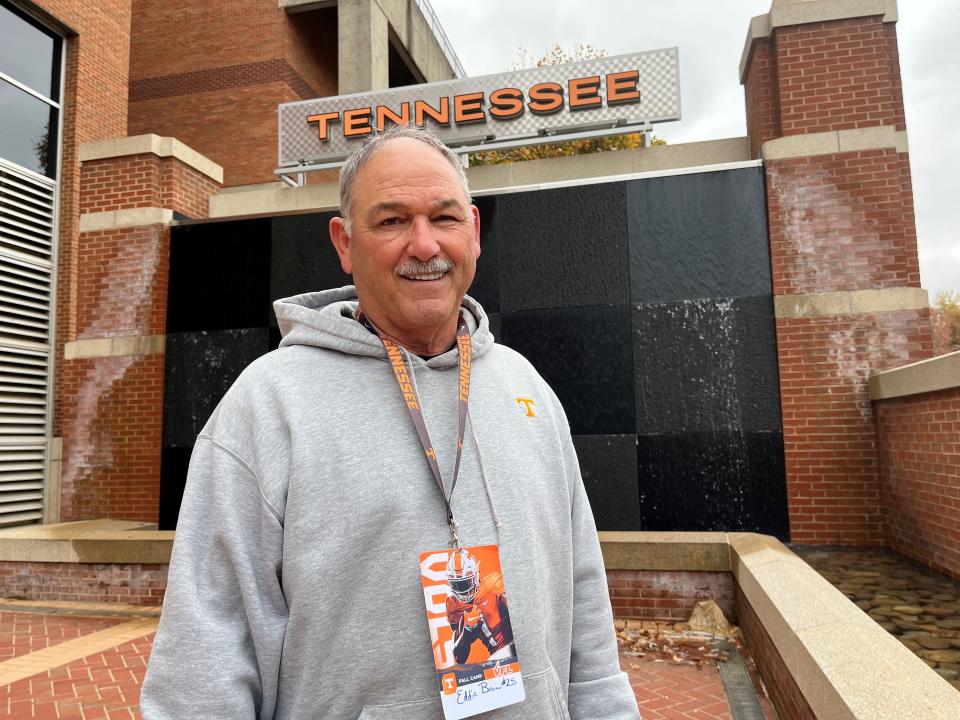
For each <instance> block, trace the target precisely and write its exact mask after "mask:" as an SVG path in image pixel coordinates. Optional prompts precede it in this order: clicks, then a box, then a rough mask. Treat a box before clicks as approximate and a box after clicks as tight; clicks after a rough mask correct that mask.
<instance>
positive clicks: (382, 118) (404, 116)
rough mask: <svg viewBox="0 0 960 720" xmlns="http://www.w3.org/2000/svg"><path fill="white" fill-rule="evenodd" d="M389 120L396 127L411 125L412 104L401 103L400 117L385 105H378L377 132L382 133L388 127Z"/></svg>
mask: <svg viewBox="0 0 960 720" xmlns="http://www.w3.org/2000/svg"><path fill="white" fill-rule="evenodd" d="M387 120H389V121H390V122H392V123H393V124H394V125H409V124H410V103H408V102H405V103H400V114H399V115H397V114H396V113H395V112H394V111H393V110H391V109H390V108H388V107H386V106H385V105H377V130H381V131H382V130H383V129H384V128H385V127H386V125H387Z"/></svg>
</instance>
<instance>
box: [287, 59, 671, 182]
mask: <svg viewBox="0 0 960 720" xmlns="http://www.w3.org/2000/svg"><path fill="white" fill-rule="evenodd" d="M633 69H636V70H639V72H640V81H639V84H638V87H639V89H640V102H639V103H635V104H629V105H617V106H614V107H607V105H606V76H607V74H609V73H615V72H623V71H627V70H633ZM592 75H599V76H600V95H601V97H602V98H604V105H603V106H602V107H600V108H598V109H595V110H577V111H574V112H571V111H570V110H569V108H567V107H566V106H564V108H563V110H561V111H560V112H557V113H555V114H553V115H547V116H543V115H534V114H533V113H531V112H529V111H526V110H525V111H524V113H523V114H522V115H521V116H520V117H518V118H516V119H515V120H507V121H503V120H492V119H489V116H488V120H487V121H486V122H474V123H470V124H468V125H464V126H462V127H459V128H458V127H456V126H455V125H452V124H451V126H450V127H447V128H444V127H440V126H438V125H436V124H435V123H433V122H432V121H430V120H429V119H428V121H427V127H428V128H429V129H430V130H431V131H432V132H434V133H435V134H436V135H437V137H439V138H440V139H442V140H445V141H448V142H453V141H456V140H460V139H463V138H476V137H479V136H489V135H495V136H496V138H497V139H498V140H504V139H508V138H509V139H513V138H522V137H530V136H534V135H537V134H538V133H539V132H540V131H541V130H543V129H551V128H555V129H562V128H570V127H575V126H584V125H586V126H590V125H595V124H601V123H610V122H614V121H620V122H621V123H626V124H630V125H636V124H640V123H645V122H663V121H666V120H679V119H680V73H679V54H678V51H677V48H667V49H664V50H650V51H648V52H643V53H635V54H631V55H619V56H617V57H604V58H594V59H591V60H582V61H580V62H577V63H570V64H567V65H548V66H546V67H542V68H532V69H530V70H519V71H516V72H509V73H500V74H498V75H485V76H483V77H477V78H466V79H463V80H449V81H444V82H438V83H430V84H428V85H415V86H411V87H404V88H397V89H396V90H386V91H383V92H377V93H358V94H355V95H340V96H337V97H329V98H319V99H317V100H304V101H300V102H294V103H285V104H282V105H280V106H278V108H277V112H278V114H279V120H280V123H279V125H280V165H292V164H306V163H321V162H331V161H336V160H338V159H342V158H344V157H346V156H347V155H349V154H350V153H351V152H352V151H353V149H354V148H355V147H356V143H357V139H350V140H348V139H347V138H345V137H344V136H343V133H342V125H341V124H340V123H334V124H331V126H330V140H329V142H325V143H324V142H320V138H319V134H318V132H317V124H316V123H308V122H307V117H308V116H310V115H317V114H321V113H330V112H337V113H342V112H343V111H345V110H350V109H353V108H364V107H370V108H376V106H378V105H384V106H386V107H388V108H390V109H391V110H393V111H394V112H396V113H398V114H399V111H400V106H401V104H402V103H404V102H409V103H410V106H411V113H412V108H413V101H414V100H424V101H426V102H427V103H429V104H430V105H431V106H433V107H438V106H439V100H440V98H441V97H447V98H450V100H449V102H450V115H451V117H452V116H453V97H454V96H455V95H460V94H464V93H475V92H483V93H484V96H485V98H489V97H490V93H492V92H493V91H494V90H496V89H497V88H506V87H515V88H519V89H520V90H521V91H522V92H523V94H524V98H526V97H527V93H528V91H529V89H530V88H531V87H532V86H534V85H536V84H537V83H542V82H555V83H558V84H559V85H561V86H562V87H564V88H565V90H564V94H565V95H566V87H567V83H568V82H569V81H570V79H571V78H579V77H588V76H592ZM488 108H489V103H488V102H485V103H484V109H485V110H486V109H488Z"/></svg>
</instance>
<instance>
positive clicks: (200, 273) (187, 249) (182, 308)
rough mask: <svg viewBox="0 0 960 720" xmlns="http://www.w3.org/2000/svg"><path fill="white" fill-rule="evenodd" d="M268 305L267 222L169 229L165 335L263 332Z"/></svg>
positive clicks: (245, 221) (212, 223) (267, 314)
mask: <svg viewBox="0 0 960 720" xmlns="http://www.w3.org/2000/svg"><path fill="white" fill-rule="evenodd" d="M270 301H271V298H270V219H269V218H266V219H257V220H233V221H230V222H206V223H197V224H195V225H178V226H175V227H173V228H172V229H171V233H170V290H169V293H168V299H167V332H168V333H178V332H189V331H191V330H222V329H225V328H245V327H265V326H266V325H267V323H268V322H269V319H270V317H271V316H272V314H273V313H272V311H271V309H270Z"/></svg>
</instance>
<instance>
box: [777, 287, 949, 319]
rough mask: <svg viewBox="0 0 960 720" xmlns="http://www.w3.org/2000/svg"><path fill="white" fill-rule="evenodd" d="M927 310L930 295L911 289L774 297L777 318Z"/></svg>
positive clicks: (849, 291)
mask: <svg viewBox="0 0 960 720" xmlns="http://www.w3.org/2000/svg"><path fill="white" fill-rule="evenodd" d="M928 307H930V300H929V297H928V295H927V291H926V290H924V289H922V288H911V287H907V288H883V289H879V290H847V291H840V292H826V293H809V294H799V295H775V296H774V298H773V313H774V316H775V317H778V318H816V317H837V316H840V315H869V314H871V313H881V312H894V311H897V310H923V309H925V308H928Z"/></svg>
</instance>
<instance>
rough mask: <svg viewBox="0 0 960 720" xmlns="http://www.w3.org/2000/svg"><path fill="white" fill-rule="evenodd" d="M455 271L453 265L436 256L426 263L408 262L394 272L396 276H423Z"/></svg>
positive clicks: (397, 267)
mask: <svg viewBox="0 0 960 720" xmlns="http://www.w3.org/2000/svg"><path fill="white" fill-rule="evenodd" d="M452 269H453V263H452V262H450V261H449V260H447V259H446V258H442V257H440V256H434V257H432V258H430V259H429V260H427V261H426V262H417V261H412V262H407V263H403V264H402V265H397V266H396V267H395V268H394V269H393V272H394V274H395V275H421V274H430V273H445V272H449V271H450V270H452Z"/></svg>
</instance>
